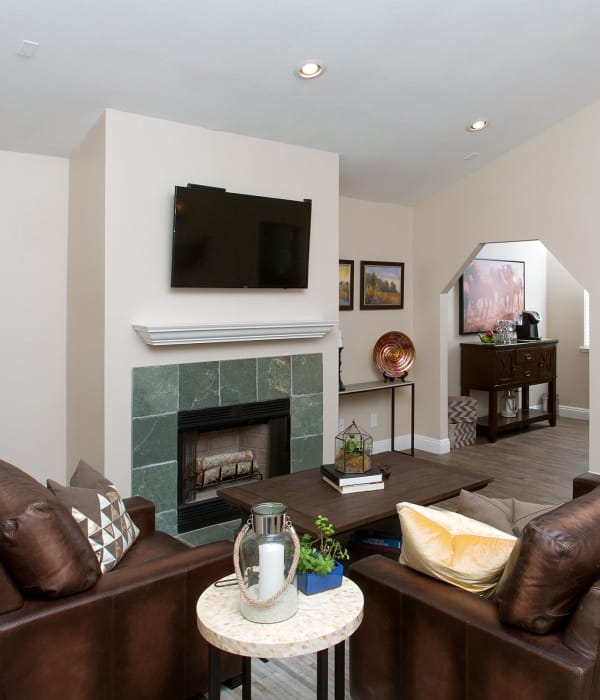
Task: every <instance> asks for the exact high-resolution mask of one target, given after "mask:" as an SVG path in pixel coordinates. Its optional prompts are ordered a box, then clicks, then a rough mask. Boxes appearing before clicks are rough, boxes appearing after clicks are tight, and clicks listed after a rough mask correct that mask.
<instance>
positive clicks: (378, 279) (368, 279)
mask: <svg viewBox="0 0 600 700" xmlns="http://www.w3.org/2000/svg"><path fill="white" fill-rule="evenodd" d="M360 308H361V309H367V310H368V309H403V308H404V263H401V262H374V261H371V260H361V261H360Z"/></svg>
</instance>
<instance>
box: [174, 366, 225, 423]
mask: <svg viewBox="0 0 600 700" xmlns="http://www.w3.org/2000/svg"><path fill="white" fill-rule="evenodd" d="M218 405H219V363H218V362H193V363H190V364H184V365H179V410H180V411H193V410H196V409H200V408H210V407H212V406H218Z"/></svg>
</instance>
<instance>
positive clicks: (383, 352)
mask: <svg viewBox="0 0 600 700" xmlns="http://www.w3.org/2000/svg"><path fill="white" fill-rule="evenodd" d="M373 361H374V362H375V364H376V365H377V369H378V370H379V371H380V372H382V373H383V375H384V377H404V376H405V375H406V373H407V371H408V370H409V369H410V367H412V364H413V362H414V361H415V346H414V345H413V344H412V340H411V339H410V338H409V337H408V336H407V335H405V334H404V333H400V331H390V332H389V333H384V334H383V335H382V336H381V338H379V340H378V341H377V342H376V343H375V347H374V348H373Z"/></svg>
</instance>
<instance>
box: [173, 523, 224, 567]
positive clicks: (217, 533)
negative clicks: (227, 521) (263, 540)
mask: <svg viewBox="0 0 600 700" xmlns="http://www.w3.org/2000/svg"><path fill="white" fill-rule="evenodd" d="M177 539H180V540H181V541H182V542H185V543H186V544H189V545H191V546H192V547H198V546H199V545H202V544H209V543H210V542H220V541H221V540H228V541H229V542H233V534H232V533H231V531H230V530H228V529H227V528H226V527H223V526H222V525H209V526H208V527H202V528H200V529H199V530H191V531H190V532H182V533H181V534H180V535H177ZM231 567H232V569H233V564H232V565H231Z"/></svg>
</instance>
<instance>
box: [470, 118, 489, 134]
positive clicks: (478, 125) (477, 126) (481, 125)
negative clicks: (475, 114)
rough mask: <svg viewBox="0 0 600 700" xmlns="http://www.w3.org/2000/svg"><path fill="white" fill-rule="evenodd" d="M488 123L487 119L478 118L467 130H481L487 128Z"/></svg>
mask: <svg viewBox="0 0 600 700" xmlns="http://www.w3.org/2000/svg"><path fill="white" fill-rule="evenodd" d="M487 125H488V123H487V121H486V120H485V119H477V120H475V121H474V122H471V123H470V124H469V126H468V127H467V131H481V130H482V129H485V127H486V126H487Z"/></svg>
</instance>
